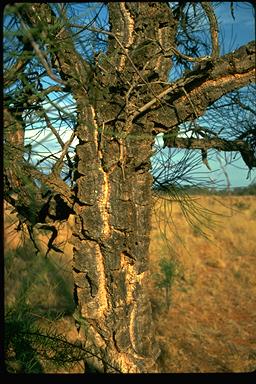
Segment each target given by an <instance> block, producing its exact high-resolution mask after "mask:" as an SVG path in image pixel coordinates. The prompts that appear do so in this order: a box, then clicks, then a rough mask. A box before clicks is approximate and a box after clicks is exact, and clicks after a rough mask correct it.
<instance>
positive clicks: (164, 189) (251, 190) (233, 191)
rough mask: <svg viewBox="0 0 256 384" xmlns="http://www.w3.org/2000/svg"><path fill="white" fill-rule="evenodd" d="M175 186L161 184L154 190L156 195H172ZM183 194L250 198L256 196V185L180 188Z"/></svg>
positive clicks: (188, 186) (187, 186)
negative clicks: (220, 187)
mask: <svg viewBox="0 0 256 384" xmlns="http://www.w3.org/2000/svg"><path fill="white" fill-rule="evenodd" d="M172 188H173V186H172V185H169V184H164V183H163V184H161V185H158V186H156V187H155V188H154V192H155V193H157V194H158V193H160V194H166V195H168V194H170V193H171V191H172ZM180 188H181V189H182V190H183V192H185V193H186V194H188V195H221V196H223V195H232V196H248V195H256V183H253V184H250V185H248V186H246V187H234V188H229V189H227V188H223V189H216V188H209V187H208V188H207V187H206V186H202V187H200V186H191V185H184V186H182V187H180Z"/></svg>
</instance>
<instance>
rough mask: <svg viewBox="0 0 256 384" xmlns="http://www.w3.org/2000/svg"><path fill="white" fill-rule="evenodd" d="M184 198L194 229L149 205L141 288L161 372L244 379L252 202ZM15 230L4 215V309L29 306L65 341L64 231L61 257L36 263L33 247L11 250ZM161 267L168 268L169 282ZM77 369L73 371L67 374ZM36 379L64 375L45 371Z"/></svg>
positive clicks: (251, 341)
mask: <svg viewBox="0 0 256 384" xmlns="http://www.w3.org/2000/svg"><path fill="white" fill-rule="evenodd" d="M192 201H193V202H192V203H191V201H190V202H188V207H190V208H189V210H190V212H192V213H193V214H192V216H191V217H190V216H188V218H191V219H192V220H194V219H193V217H194V215H197V217H198V219H199V220H201V222H198V221H195V220H194V223H192V224H193V225H189V224H188V222H187V221H186V219H185V218H184V214H183V213H182V209H181V207H180V205H179V204H178V203H177V202H170V201H168V200H162V199H161V200H159V199H158V200H156V201H155V205H154V215H153V223H152V236H151V239H152V240H151V245H150V269H151V272H152V274H151V277H150V279H149V284H148V289H149V294H150V297H151V299H152V304H153V315H154V319H155V322H156V334H157V338H158V340H159V343H160V345H161V349H162V353H161V355H160V364H161V369H162V372H168V373H179V372H251V371H253V370H255V369H256V332H255V329H256V300H255V298H256V284H255V267H256V241H255V233H256V197H255V196H241V197H240V196H225V197H223V196H218V197H216V196H201V197H200V196H194V197H193V200H192ZM186 203H187V202H186V201H185V202H184V204H185V205H183V209H184V208H186ZM210 211H212V212H214V213H212V212H210ZM184 212H185V213H186V212H187V211H186V210H185V211H184ZM16 226H17V222H16V216H15V214H14V213H12V214H10V212H9V213H8V215H6V216H5V232H4V237H5V246H6V250H5V300H6V304H7V305H15V306H17V305H18V304H19V303H20V302H22V303H25V304H26V305H29V308H30V310H31V312H32V313H33V315H34V316H35V317H36V319H38V320H37V321H38V323H39V324H40V326H43V327H45V328H47V327H48V328H49V327H56V326H57V330H58V331H59V332H64V333H65V334H66V336H67V338H68V339H69V340H70V341H74V340H75V338H76V335H75V334H74V331H73V326H74V319H73V318H72V316H71V314H72V311H73V309H74V308H73V303H72V291H73V288H72V275H71V272H70V270H71V263H72V261H71V249H70V245H69V244H68V242H67V239H68V234H67V228H66V227H65V226H64V224H63V228H62V230H61V234H60V236H59V237H58V238H57V239H56V242H57V243H58V246H59V247H60V248H62V249H64V251H65V252H66V254H64V255H63V254H59V253H57V252H56V253H55V252H53V253H51V254H50V255H49V256H48V257H47V258H45V257H42V256H40V255H37V256H35V250H34V248H33V245H32V243H29V242H28V243H27V244H26V245H25V246H24V247H20V248H19V247H18V248H17V246H21V245H22V244H23V243H22V237H21V236H20V233H17V231H16V230H15V228H16ZM23 236H25V238H26V233H23ZM46 236H47V234H46ZM42 247H43V246H42ZM161 260H165V262H166V265H167V266H169V267H170V269H169V270H168V271H169V272H168V271H167V272H168V273H169V275H168V276H167V277H168V278H169V280H168V278H167V280H166V279H164V277H166V276H165V275H164V274H163V270H162V271H161V268H160V266H161ZM159 283H160V285H161V283H162V288H161V287H159ZM61 314H62V315H61ZM56 318H57V320H56ZM12 369H14V368H12ZM82 371H83V367H81V366H79V365H77V366H75V367H73V368H72V369H71V370H70V371H69V372H71V373H75V372H82ZM45 372H46V373H54V372H67V371H66V370H60V369H59V368H58V370H56V369H55V368H54V367H53V366H47V367H45Z"/></svg>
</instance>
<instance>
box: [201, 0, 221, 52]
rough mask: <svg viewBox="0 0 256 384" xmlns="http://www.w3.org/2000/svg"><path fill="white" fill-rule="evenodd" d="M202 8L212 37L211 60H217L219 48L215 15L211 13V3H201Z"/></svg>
mask: <svg viewBox="0 0 256 384" xmlns="http://www.w3.org/2000/svg"><path fill="white" fill-rule="evenodd" d="M201 6H202V8H203V9H204V11H205V13H206V16H207V18H208V20H209V23H210V31H211V37H212V54H211V56H212V57H213V58H217V57H219V56H220V48H219V28H218V22H217V18H216V15H215V13H214V11H213V8H212V5H211V3H207V2H205V1H203V2H202V3H201Z"/></svg>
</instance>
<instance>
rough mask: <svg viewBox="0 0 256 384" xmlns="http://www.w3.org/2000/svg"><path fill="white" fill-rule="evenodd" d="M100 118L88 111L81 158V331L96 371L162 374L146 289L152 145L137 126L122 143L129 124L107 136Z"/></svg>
mask: <svg viewBox="0 0 256 384" xmlns="http://www.w3.org/2000/svg"><path fill="white" fill-rule="evenodd" d="M78 110H82V106H81V107H80V108H78ZM101 112H102V113H103V111H101ZM96 114H97V113H96V112H95V110H94V108H93V106H92V105H88V106H87V107H86V106H84V107H83V112H82V113H81V114H80V125H79V127H78V137H79V139H80V144H79V145H78V147H77V152H76V153H77V159H78V162H77V175H76V176H77V180H76V183H77V190H76V197H77V199H76V203H75V206H74V209H75V211H76V213H77V220H76V224H75V231H74V233H73V245H74V264H73V271H74V281H75V298H76V301H77V304H78V307H79V310H80V316H81V317H82V319H83V320H85V321H83V322H82V324H83V325H82V328H81V329H83V331H84V340H85V346H86V347H87V348H88V349H89V350H91V351H92V352H93V353H94V354H97V355H98V356H99V357H100V359H97V358H94V359H92V360H93V361H90V365H93V366H94V369H96V370H97V371H100V372H115V370H114V369H113V368H111V366H114V367H115V368H116V369H118V370H119V371H121V372H155V371H157V366H156V363H155V361H156V358H157V357H158V355H159V348H158V347H157V345H156V342H155V338H154V329H153V322H152V316H151V304H150V301H149V299H148V297H147V294H146V292H145V287H144V285H145V281H146V279H147V268H148V260H147V258H148V248H149V234H150V216H151V182H152V178H151V175H150V173H149V157H150V154H151V146H152V140H153V139H152V135H148V136H147V137H146V136H145V135H144V137H143V140H141V132H140V131H141V129H140V128H139V127H138V126H136V124H135V125H131V126H130V127H129V132H128V131H127V127H126V131H127V136H126V138H121V136H120V135H119V133H118V131H119V132H122V131H124V130H125V122H124V121H123V122H121V121H118V120H116V121H115V122H112V124H111V125H110V124H107V125H106V126H104V131H102V127H99V126H98V123H97V119H96ZM85 116H86V124H83V123H82V122H83V121H85ZM115 132H116V133H115ZM119 136H120V137H119ZM138 138H139V139H138ZM85 324H86V325H85ZM85 328H86V329H85ZM101 359H102V360H101ZM90 360H91V359H90ZM106 363H109V364H110V365H108V364H106Z"/></svg>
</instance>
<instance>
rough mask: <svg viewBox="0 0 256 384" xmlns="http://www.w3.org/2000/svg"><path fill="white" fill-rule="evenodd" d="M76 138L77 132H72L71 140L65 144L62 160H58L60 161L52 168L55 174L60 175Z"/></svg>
mask: <svg viewBox="0 0 256 384" xmlns="http://www.w3.org/2000/svg"><path fill="white" fill-rule="evenodd" d="M75 136H76V134H75V132H72V134H71V136H70V138H69V140H68V141H67V142H66V143H65V144H64V146H63V148H62V153H61V155H60V158H59V159H58V161H56V163H55V164H54V166H53V168H52V173H53V174H56V175H59V173H60V170H61V167H62V165H63V160H64V157H65V156H66V155H67V153H68V149H69V147H70V145H71V144H72V141H73V140H74V138H75ZM69 160H70V159H69Z"/></svg>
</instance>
